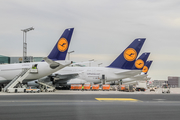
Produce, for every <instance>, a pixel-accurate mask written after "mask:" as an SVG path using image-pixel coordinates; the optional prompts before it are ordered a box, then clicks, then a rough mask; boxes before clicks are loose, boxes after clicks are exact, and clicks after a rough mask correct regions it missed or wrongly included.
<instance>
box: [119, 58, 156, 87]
mask: <svg viewBox="0 0 180 120" xmlns="http://www.w3.org/2000/svg"><path fill="white" fill-rule="evenodd" d="M152 62H153V61H147V62H146V63H145V65H144V67H143V69H142V72H141V74H139V75H136V76H134V77H131V78H126V79H123V80H122V82H123V84H124V83H125V84H130V83H135V82H136V81H147V80H150V79H151V78H150V77H148V75H147V72H148V70H149V68H150V66H151V63H152Z"/></svg>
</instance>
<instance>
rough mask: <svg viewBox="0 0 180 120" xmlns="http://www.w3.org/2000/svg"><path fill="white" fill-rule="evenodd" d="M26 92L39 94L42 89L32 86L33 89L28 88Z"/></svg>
mask: <svg viewBox="0 0 180 120" xmlns="http://www.w3.org/2000/svg"><path fill="white" fill-rule="evenodd" d="M25 92H27V93H29V92H30V93H35V92H37V93H39V92H40V89H38V88H36V87H33V86H32V87H27V88H26V91H25Z"/></svg>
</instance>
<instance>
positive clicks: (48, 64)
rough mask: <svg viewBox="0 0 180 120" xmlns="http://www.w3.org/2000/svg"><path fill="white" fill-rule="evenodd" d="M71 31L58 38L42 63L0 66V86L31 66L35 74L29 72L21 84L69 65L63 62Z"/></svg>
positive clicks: (68, 62)
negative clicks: (35, 70)
mask: <svg viewBox="0 0 180 120" xmlns="http://www.w3.org/2000/svg"><path fill="white" fill-rule="evenodd" d="M73 30H74V28H70V29H66V30H65V31H64V32H63V34H62V36H61V37H60V38H59V40H58V42H57V43H56V45H55V46H54V48H53V49H52V51H51V53H50V54H49V55H48V57H46V58H44V60H45V61H44V62H32V63H19V64H6V65H0V84H1V85H3V84H7V83H9V82H10V81H11V80H12V79H13V78H15V77H16V76H17V75H19V74H21V73H22V72H23V70H25V69H29V70H30V69H32V67H33V66H35V67H36V69H37V73H31V72H30V73H29V74H28V76H27V77H26V78H25V79H24V80H23V83H26V82H28V81H31V80H36V79H39V78H42V77H44V76H48V75H50V74H52V73H54V72H56V71H58V70H60V69H62V68H64V67H66V66H68V65H70V64H71V62H70V61H65V58H66V54H67V51H68V48H69V44H70V41H71V37H72V34H73ZM55 60H58V61H55Z"/></svg>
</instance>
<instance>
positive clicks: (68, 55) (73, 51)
mask: <svg viewBox="0 0 180 120" xmlns="http://www.w3.org/2000/svg"><path fill="white" fill-rule="evenodd" d="M73 52H74V50H73V51H70V52H68V60H69V59H70V54H71V53H73Z"/></svg>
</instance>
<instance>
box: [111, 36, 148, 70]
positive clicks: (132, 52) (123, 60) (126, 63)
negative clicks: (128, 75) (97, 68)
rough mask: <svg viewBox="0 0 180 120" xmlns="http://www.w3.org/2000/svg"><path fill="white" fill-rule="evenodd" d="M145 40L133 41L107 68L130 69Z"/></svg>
mask: <svg viewBox="0 0 180 120" xmlns="http://www.w3.org/2000/svg"><path fill="white" fill-rule="evenodd" d="M145 40H146V39H145V38H138V39H135V40H134V41H133V42H132V43H131V44H130V45H129V46H128V47H127V48H126V49H125V50H124V51H123V52H122V53H121V54H120V55H119V56H118V57H117V58H116V59H115V60H114V61H113V62H112V63H111V64H110V65H109V66H108V67H113V68H121V69H131V68H132V67H133V65H134V62H135V60H136V58H137V56H138V54H139V52H140V50H141V48H142V46H143V44H144V41H145Z"/></svg>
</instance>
